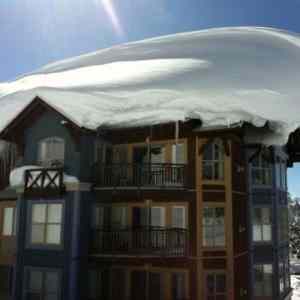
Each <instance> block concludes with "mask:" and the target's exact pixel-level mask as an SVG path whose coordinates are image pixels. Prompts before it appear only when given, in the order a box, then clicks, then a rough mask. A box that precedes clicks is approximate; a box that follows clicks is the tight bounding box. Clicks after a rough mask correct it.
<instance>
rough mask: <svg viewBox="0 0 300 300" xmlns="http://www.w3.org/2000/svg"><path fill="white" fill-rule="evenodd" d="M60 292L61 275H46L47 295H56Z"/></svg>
mask: <svg viewBox="0 0 300 300" xmlns="http://www.w3.org/2000/svg"><path fill="white" fill-rule="evenodd" d="M58 290H59V275H58V273H57V272H47V273H46V274H45V291H46V293H47V294H49V293H54V294H56V293H57V292H58Z"/></svg>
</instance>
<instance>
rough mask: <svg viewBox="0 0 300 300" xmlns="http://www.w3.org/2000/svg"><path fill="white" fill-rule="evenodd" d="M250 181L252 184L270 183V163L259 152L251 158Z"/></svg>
mask: <svg viewBox="0 0 300 300" xmlns="http://www.w3.org/2000/svg"><path fill="white" fill-rule="evenodd" d="M252 182H253V184H254V185H271V184H272V169H271V163H270V162H269V161H268V160H267V159H266V158H265V157H264V156H263V154H262V153H261V152H260V153H259V154H258V155H256V156H255V157H254V158H253V160H252Z"/></svg>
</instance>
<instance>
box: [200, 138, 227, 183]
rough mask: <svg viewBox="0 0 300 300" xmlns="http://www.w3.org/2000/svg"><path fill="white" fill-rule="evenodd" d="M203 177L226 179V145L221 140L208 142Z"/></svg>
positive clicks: (206, 178) (204, 157)
mask: <svg viewBox="0 0 300 300" xmlns="http://www.w3.org/2000/svg"><path fill="white" fill-rule="evenodd" d="M202 165H203V169H202V171H203V179H205V180H223V179H224V145H223V142H222V141H221V140H215V141H213V142H212V143H208V144H206V145H205V147H204V151H203V162H202Z"/></svg>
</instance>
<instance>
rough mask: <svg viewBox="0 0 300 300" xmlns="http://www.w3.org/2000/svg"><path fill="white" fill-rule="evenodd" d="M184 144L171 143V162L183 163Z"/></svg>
mask: <svg viewBox="0 0 300 300" xmlns="http://www.w3.org/2000/svg"><path fill="white" fill-rule="evenodd" d="M184 155H185V153H184V144H183V143H179V144H173V145H172V163H173V164H184V163H185V162H186V161H185V156H184Z"/></svg>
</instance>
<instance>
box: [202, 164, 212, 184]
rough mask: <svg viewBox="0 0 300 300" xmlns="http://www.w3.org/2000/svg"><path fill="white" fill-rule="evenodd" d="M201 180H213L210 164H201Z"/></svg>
mask: <svg viewBox="0 0 300 300" xmlns="http://www.w3.org/2000/svg"><path fill="white" fill-rule="evenodd" d="M203 178H204V179H208V180H211V179H213V164H212V163H211V162H203Z"/></svg>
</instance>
